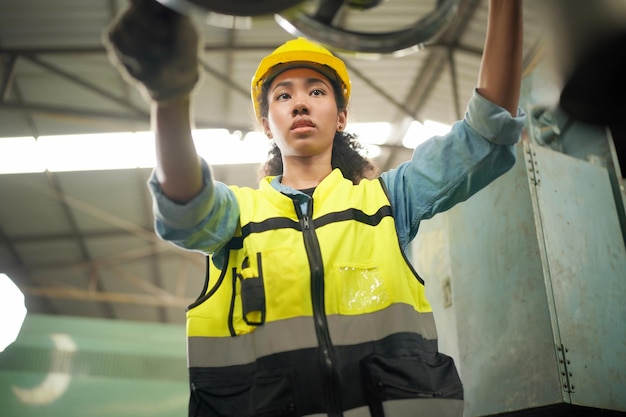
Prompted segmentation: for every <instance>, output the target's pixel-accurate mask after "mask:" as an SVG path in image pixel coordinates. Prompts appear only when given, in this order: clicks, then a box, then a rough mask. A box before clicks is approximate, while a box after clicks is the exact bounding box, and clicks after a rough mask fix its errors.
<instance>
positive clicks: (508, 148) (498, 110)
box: [381, 90, 525, 248]
mask: <svg viewBox="0 0 626 417" xmlns="http://www.w3.org/2000/svg"><path fill="white" fill-rule="evenodd" d="M524 124H525V115H524V112H523V111H522V110H521V109H518V113H517V115H516V116H515V117H512V116H511V114H510V113H509V112H508V111H507V110H506V109H504V108H502V107H500V106H498V105H496V104H494V103H492V102H490V101H489V100H487V99H485V98H484V97H482V96H481V95H480V94H479V93H478V92H477V91H476V90H474V93H473V95H472V97H471V99H470V101H469V103H468V106H467V111H466V113H465V117H464V119H463V120H461V121H458V122H456V123H454V124H453V125H452V128H451V130H450V132H449V133H448V134H446V135H443V136H435V137H433V138H431V139H429V140H427V141H426V142H424V143H422V144H421V145H419V146H418V147H417V148H416V149H415V151H414V152H413V156H412V158H411V160H409V161H406V162H404V163H402V164H400V165H399V166H398V167H397V168H395V169H392V170H390V171H387V172H384V173H383V174H382V175H381V177H382V179H383V181H384V183H385V185H386V186H387V189H388V192H389V196H390V199H391V204H392V207H393V208H394V216H395V218H396V225H397V226H396V227H397V229H398V234H399V237H400V242H401V244H402V246H403V247H404V248H405V247H406V246H407V245H408V244H409V243H410V241H411V240H413V238H415V236H416V234H417V229H418V227H419V223H420V221H421V220H424V219H428V218H431V217H432V216H434V215H435V214H437V213H440V212H443V211H446V210H448V209H450V208H452V207H453V206H454V205H456V204H457V203H459V202H462V201H465V200H467V199H468V198H470V197H471V196H472V195H474V194H475V193H477V192H478V191H479V190H481V189H482V188H484V187H485V186H487V185H488V184H489V183H491V182H492V181H493V180H495V179H496V178H498V177H499V176H500V175H502V174H503V173H505V172H506V171H508V170H509V169H511V168H512V167H513V165H514V163H515V151H514V145H515V144H516V143H517V142H518V140H519V138H520V136H521V133H522V130H523V128H524Z"/></svg>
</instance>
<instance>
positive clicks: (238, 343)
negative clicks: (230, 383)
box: [187, 304, 437, 367]
mask: <svg viewBox="0 0 626 417" xmlns="http://www.w3.org/2000/svg"><path fill="white" fill-rule="evenodd" d="M328 324H329V328H330V334H331V338H332V341H333V344H334V345H354V344H358V343H364V342H369V341H374V340H380V339H383V338H385V337H387V336H389V335H392V334H396V333H405V332H408V333H417V334H420V335H421V336H422V337H423V338H424V339H426V340H431V341H433V343H435V341H436V339H437V332H436V329H435V322H434V319H433V314H432V313H418V312H416V311H415V310H414V309H413V307H411V306H410V305H407V304H394V305H392V306H390V307H388V308H386V309H384V310H381V311H377V312H374V313H370V314H366V315H355V316H338V315H335V316H329V317H328ZM317 345H318V343H317V339H316V337H315V331H314V329H313V319H312V317H297V318H293V319H288V320H281V321H276V322H270V323H266V324H264V325H263V326H260V327H259V328H258V329H257V330H256V331H255V332H253V333H249V334H245V335H241V336H236V337H190V338H189V339H188V341H187V350H188V358H189V359H188V366H190V367H221V366H232V365H245V364H248V363H252V362H255V361H256V359H257V358H260V357H264V356H267V355H271V354H274V353H280V352H288V351H295V350H299V349H307V348H314V347H317Z"/></svg>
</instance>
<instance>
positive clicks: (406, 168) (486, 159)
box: [149, 91, 525, 263]
mask: <svg viewBox="0 0 626 417" xmlns="http://www.w3.org/2000/svg"><path fill="white" fill-rule="evenodd" d="M524 120H525V118H524V114H523V112H522V111H521V110H518V114H517V115H516V117H511V114H510V113H509V112H508V111H507V110H505V109H503V108H502V107H499V106H497V105H495V104H493V103H491V102H490V101H488V100H487V99H485V98H484V97H482V96H481V95H480V94H478V93H477V92H476V91H474V94H473V95H472V98H471V99H470V101H469V103H468V106H467V111H466V113H465V117H464V119H463V120H461V121H458V122H456V123H454V124H453V125H452V128H451V130H450V132H449V133H448V134H446V135H443V136H436V137H433V138H431V139H429V140H428V141H426V142H424V143H422V144H421V145H419V146H418V147H417V148H416V149H415V151H414V152H413V156H412V158H411V159H410V160H409V161H406V162H404V163H402V164H400V165H399V166H398V167H397V168H395V169H392V170H389V171H386V172H384V173H382V174H381V177H382V179H383V181H384V183H385V185H386V186H387V189H388V191H389V195H390V199H391V204H392V207H393V210H394V217H395V221H396V228H397V230H398V234H399V238H400V242H401V244H402V247H403V249H406V247H407V245H408V244H409V243H410V242H411V240H413V238H414V237H415V236H416V234H417V230H418V227H419V223H420V221H421V220H425V219H428V218H431V217H432V216H434V215H435V214H437V213H440V212H443V211H445V210H448V209H449V208H451V207H453V206H454V205H455V204H457V203H459V202H462V201H464V200H467V199H468V198H469V197H471V196H472V195H474V194H475V193H476V192H478V191H479V190H481V189H482V188H483V187H485V186H486V185H487V184H489V183H490V182H491V181H493V180H494V179H496V178H497V177H499V176H500V175H502V174H503V173H504V172H506V171H507V170H509V169H510V168H511V167H512V166H513V164H514V163H515V154H514V149H513V148H514V145H515V144H516V143H517V141H518V140H519V138H520V135H521V132H522V129H523V127H524ZM202 165H203V175H204V188H203V189H202V191H201V193H200V194H199V195H197V196H196V197H195V198H193V199H192V200H191V201H189V202H187V203H185V204H179V203H176V202H173V201H171V200H169V199H168V198H167V197H166V196H165V195H164V194H163V192H162V191H161V189H160V187H159V183H158V181H157V179H156V176H155V175H154V173H153V175H152V176H151V178H150V180H149V187H150V190H151V193H152V196H153V201H154V214H155V229H156V232H157V234H158V235H159V236H160V237H161V238H163V239H164V240H167V241H170V242H172V243H173V244H175V245H177V246H179V247H181V248H184V249H188V250H192V251H199V252H202V253H206V254H214V260H215V261H216V262H218V263H219V262H220V261H221V259H222V256H223V255H222V254H221V253H220V248H221V247H222V246H223V245H224V244H225V243H226V242H228V241H229V240H230V238H231V237H232V236H233V234H234V232H235V229H236V227H237V223H238V221H239V206H238V203H237V200H236V199H235V196H234V194H233V192H232V191H231V190H230V189H229V188H228V186H227V185H225V184H223V183H221V182H218V181H214V180H213V179H212V177H211V170H210V168H209V166H208V165H207V163H206V162H205V161H203V164H202ZM272 185H273V186H274V187H275V188H276V189H278V190H279V191H281V192H283V193H286V194H295V195H297V197H296V198H298V199H299V200H300V201H301V202H302V203H304V204H306V202H307V201H308V198H309V197H308V196H306V195H305V194H303V193H301V192H299V191H297V190H294V189H292V188H290V187H286V186H284V185H282V184H281V183H280V181H279V177H277V178H275V179H274V181H273V182H272Z"/></svg>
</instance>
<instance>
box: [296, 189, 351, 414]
mask: <svg viewBox="0 0 626 417" xmlns="http://www.w3.org/2000/svg"><path fill="white" fill-rule="evenodd" d="M294 206H295V208H296V213H297V214H298V218H299V219H300V225H301V226H302V234H303V237H304V247H305V249H306V253H307V257H308V259H309V268H310V270H311V302H312V304H313V320H314V323H315V333H316V335H317V341H318V344H319V348H318V351H319V362H320V368H321V372H322V383H323V384H324V387H323V389H324V392H325V394H326V399H327V400H328V410H326V411H327V413H328V416H329V417H341V416H343V413H342V412H341V399H340V398H339V381H338V377H337V372H336V370H335V358H334V355H333V346H332V342H331V340H330V333H329V332H328V322H327V320H326V309H325V303H324V263H323V261H322V251H321V250H320V245H319V241H318V240H317V235H316V233H315V227H314V225H313V219H312V214H313V199H311V200H310V201H309V204H308V209H307V214H302V210H301V209H300V204H299V203H298V202H297V201H294Z"/></svg>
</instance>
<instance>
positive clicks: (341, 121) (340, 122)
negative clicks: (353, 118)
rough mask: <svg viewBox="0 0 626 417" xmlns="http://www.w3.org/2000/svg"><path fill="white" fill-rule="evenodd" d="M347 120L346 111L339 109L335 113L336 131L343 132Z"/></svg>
mask: <svg viewBox="0 0 626 417" xmlns="http://www.w3.org/2000/svg"><path fill="white" fill-rule="evenodd" d="M347 121H348V111H347V110H341V111H340V112H339V114H338V115H337V132H343V130H344V129H345V128H346V122H347Z"/></svg>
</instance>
